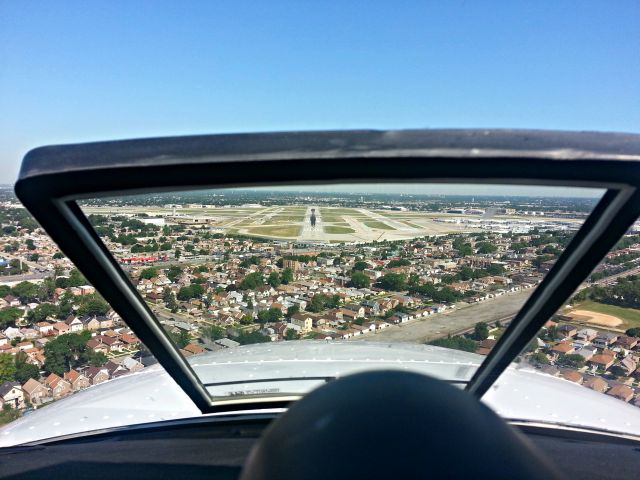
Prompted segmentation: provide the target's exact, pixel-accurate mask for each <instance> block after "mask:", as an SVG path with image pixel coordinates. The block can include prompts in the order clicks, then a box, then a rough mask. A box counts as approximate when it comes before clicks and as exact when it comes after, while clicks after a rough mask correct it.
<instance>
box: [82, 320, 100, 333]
mask: <svg viewBox="0 0 640 480" xmlns="http://www.w3.org/2000/svg"><path fill="white" fill-rule="evenodd" d="M80 321H81V322H82V325H83V326H84V330H89V331H94V330H98V329H99V328H100V322H99V321H98V319H96V317H89V316H87V317H82V318H81V319H80Z"/></svg>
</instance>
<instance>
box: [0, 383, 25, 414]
mask: <svg viewBox="0 0 640 480" xmlns="http://www.w3.org/2000/svg"><path fill="white" fill-rule="evenodd" d="M0 400H1V401H2V405H3V406H4V405H8V406H9V407H11V408H24V392H23V391H22V387H21V386H20V384H19V383H18V382H4V383H3V384H2V385H0Z"/></svg>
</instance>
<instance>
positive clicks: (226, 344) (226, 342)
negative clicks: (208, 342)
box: [213, 338, 240, 348]
mask: <svg viewBox="0 0 640 480" xmlns="http://www.w3.org/2000/svg"><path fill="white" fill-rule="evenodd" d="M213 343H215V344H216V345H218V346H220V347H222V348H234V347H239V346H240V344H239V343H238V342H236V341H234V340H230V339H228V338H221V339H219V340H216V341H214V342H213Z"/></svg>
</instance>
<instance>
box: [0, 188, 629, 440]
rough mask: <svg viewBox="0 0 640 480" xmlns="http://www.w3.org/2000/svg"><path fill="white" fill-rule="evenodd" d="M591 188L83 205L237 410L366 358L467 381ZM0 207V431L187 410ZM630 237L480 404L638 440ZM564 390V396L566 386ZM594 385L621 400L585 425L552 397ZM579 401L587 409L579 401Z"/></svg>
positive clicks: (195, 365)
mask: <svg viewBox="0 0 640 480" xmlns="http://www.w3.org/2000/svg"><path fill="white" fill-rule="evenodd" d="M601 196H602V191H600V190H593V189H591V190H588V189H577V188H569V189H567V188H551V187H535V186H505V185H500V186H487V185H483V186H480V185H433V184H421V185H418V184H415V185H401V186H399V185H344V186H343V185H338V186H332V187H299V188H296V187H287V188H283V187H281V188H260V189H233V190H204V191H192V192H176V193H163V194H146V195H135V196H120V197H117V198H101V199H99V200H98V199H96V200H85V201H82V203H81V207H82V210H83V212H84V214H85V215H86V216H87V218H88V219H89V221H90V223H91V225H92V226H93V228H94V229H95V230H96V232H97V233H98V235H99V236H100V237H101V239H102V240H103V242H104V243H105V245H106V246H107V247H108V248H109V250H110V251H111V253H112V254H113V256H114V258H115V259H116V260H117V262H118V263H119V265H120V266H121V268H122V269H123V270H124V271H125V272H126V275H127V276H128V278H129V279H130V281H131V282H132V286H133V287H134V288H135V289H136V290H137V292H138V293H139V294H140V296H141V297H142V298H143V299H144V300H145V301H146V303H147V305H148V306H149V308H150V310H151V311H152V312H153V314H154V315H155V317H156V318H157V320H158V322H159V324H160V325H161V326H162V330H163V331H164V334H165V335H166V336H167V337H168V338H169V339H171V342H172V344H173V345H174V347H175V348H176V349H177V351H179V352H180V354H181V355H182V356H183V357H184V358H185V359H186V361H187V362H188V364H189V365H190V366H191V368H192V369H193V371H194V372H195V373H196V375H197V378H198V381H199V382H200V383H201V384H202V385H203V386H204V388H206V391H207V392H208V393H209V395H210V396H211V399H212V401H213V404H214V406H215V404H216V403H217V402H220V403H229V402H234V401H237V402H239V405H238V408H242V403H243V402H246V401H261V400H262V399H273V398H285V399H290V398H297V397H299V396H300V395H303V394H305V393H306V392H308V391H310V390H311V389H313V388H315V387H317V386H319V385H322V384H323V383H326V382H329V381H331V380H332V379H334V378H337V377H340V376H343V375H346V374H349V373H353V372H358V371H363V370H369V369H381V368H382V369H389V368H391V369H404V370H412V371H417V372H421V373H424V374H428V375H431V376H435V377H438V378H441V379H443V380H446V381H449V382H451V383H452V384H454V385H457V386H460V387H461V388H462V387H464V386H465V385H466V384H467V383H468V381H469V380H470V379H471V378H472V376H473V375H474V373H475V372H476V370H477V369H478V367H479V366H480V365H481V364H482V362H483V361H484V359H485V358H486V356H487V355H488V354H489V352H490V351H491V349H492V348H493V346H494V345H495V344H496V343H497V342H498V341H499V340H500V337H501V336H502V334H503V333H504V332H505V329H506V327H507V326H508V325H509V324H510V322H511V321H512V320H513V319H514V317H515V315H516V313H517V312H518V311H519V309H520V308H521V307H522V305H523V304H524V303H525V301H526V300H527V298H528V297H529V296H530V295H531V293H532V292H533V291H534V289H535V288H536V287H537V285H538V284H540V282H541V281H542V280H543V278H544V276H545V274H546V273H547V272H548V271H549V270H550V269H552V268H553V265H554V263H555V262H556V260H557V259H558V258H559V256H560V255H561V254H562V252H563V250H564V249H565V247H566V246H567V245H568V243H569V242H570V241H571V239H572V237H573V236H574V234H575V233H576V231H577V230H578V229H579V228H580V227H581V225H582V224H583V222H584V221H585V219H586V218H587V216H588V215H589V214H590V213H591V211H592V210H593V208H594V207H595V205H596V203H597V202H598V201H599V199H600V198H601ZM3 211H4V215H5V218H6V222H5V223H6V225H4V227H3V232H4V234H3V237H2V243H3V249H4V251H5V255H6V266H5V268H4V278H3V280H4V281H3V284H4V286H3V287H2V288H3V289H4V292H3V293H4V296H3V301H4V302H5V303H6V305H4V306H3V308H2V311H1V313H2V315H3V318H5V320H3V322H4V327H3V328H4V330H3V332H2V337H0V340H2V339H4V340H2V349H3V353H2V354H1V355H2V357H1V358H2V360H3V361H6V363H7V365H9V364H11V365H9V366H10V368H8V369H5V370H3V371H4V372H8V373H7V375H10V377H6V378H4V380H5V383H4V384H3V388H4V390H6V391H4V390H3V405H4V409H3V412H2V414H3V421H4V422H5V423H7V422H11V420H14V419H16V418H19V417H21V416H22V417H23V418H21V419H20V420H19V421H17V422H13V423H10V424H9V425H8V426H7V427H5V428H4V429H3V430H2V431H1V432H0V442H2V444H3V445H11V444H17V443H23V442H25V441H29V440H34V439H39V438H49V437H54V436H58V435H64V434H69V433H75V432H82V431H88V430H95V429H96V428H108V427H113V426H116V425H129V424H139V423H148V422H154V421H160V420H167V419H173V418H181V417H193V416H197V415H199V414H200V412H199V411H198V409H197V408H195V406H194V405H193V403H192V402H191V401H190V400H189V398H188V397H187V395H186V394H184V393H183V392H182V391H181V390H180V388H179V387H178V385H177V384H176V383H175V382H174V381H173V380H172V379H171V378H170V377H169V376H168V375H167V373H166V372H165V371H164V370H163V369H162V368H161V367H160V366H159V365H155V366H152V364H153V363H154V361H155V360H154V358H153V356H151V354H150V352H149V351H148V350H147V349H146V348H145V347H144V346H143V345H142V344H141V342H140V341H139V339H138V338H137V337H136V335H135V332H133V331H132V330H131V329H130V328H129V327H128V326H127V325H126V319H121V318H120V317H119V316H118V315H117V314H116V313H115V312H114V311H113V310H111V309H110V307H109V305H108V304H106V302H104V300H103V299H102V298H101V296H100V295H99V293H97V292H95V291H94V290H93V287H91V286H90V285H88V282H87V281H86V280H85V279H84V277H83V276H82V275H81V274H80V272H78V271H77V270H75V269H74V267H73V265H71V264H70V263H69V262H68V260H67V259H66V258H65V257H64V256H63V255H62V254H61V253H60V252H59V251H58V250H57V249H56V247H55V245H54V244H53V243H52V242H51V241H50V240H49V239H48V237H47V236H46V235H44V234H43V232H42V231H41V230H40V229H38V228H37V225H36V224H35V223H33V221H32V220H31V218H30V217H29V216H28V215H26V214H25V212H24V210H21V209H19V208H17V205H14V204H11V203H10V202H7V203H6V204H5V205H4V206H3ZM637 240H638V238H637V234H634V233H633V232H630V233H629V235H627V236H626V237H624V238H623V239H622V240H621V242H620V243H619V244H618V246H617V247H616V248H615V249H614V250H613V251H612V252H611V253H610V254H609V255H608V256H607V258H606V260H605V262H604V263H603V264H602V265H601V266H600V267H599V268H598V269H597V270H596V271H595V272H594V273H593V274H592V276H591V277H590V279H589V282H588V283H586V284H585V285H583V287H581V289H580V290H579V291H578V292H577V293H576V294H575V296H574V297H573V299H572V301H571V303H570V304H569V305H567V306H566V307H565V308H563V309H562V310H561V311H560V312H558V313H557V315H556V316H555V317H554V318H552V319H551V321H550V323H548V324H547V325H546V326H545V328H544V329H543V330H542V331H541V332H540V334H539V335H538V337H537V338H536V339H534V340H533V341H532V342H531V344H530V345H529V347H528V348H527V350H526V351H525V352H524V353H523V354H522V355H521V356H520V358H519V359H518V362H517V363H516V364H515V365H514V367H512V368H509V369H508V370H507V371H506V372H505V373H504V374H503V376H502V377H501V378H500V379H499V381H498V382H497V383H496V384H495V385H494V387H493V388H492V389H491V390H490V391H489V392H488V393H487V395H485V397H484V400H485V401H486V402H487V404H488V405H490V406H491V407H492V408H495V409H496V410H497V411H498V412H499V413H501V414H502V415H504V416H505V417H507V418H511V419H519V420H527V421H544V422H553V423H568V424H574V425H586V426H590V427H597V428H609V429H612V430H614V431H628V432H630V433H638V432H640V423H638V422H639V421H640V415H637V412H636V409H635V408H632V407H630V406H629V405H624V404H623V403H622V402H619V400H622V401H624V402H627V403H634V402H635V403H637V402H636V401H635V387H634V382H635V367H636V363H635V362H637V359H636V357H635V356H634V355H635V354H634V352H635V349H636V345H635V341H634V339H635V338H636V337H638V332H637V331H636V330H637V327H638V325H637V321H638V319H637V318H636V317H634V315H635V313H637V312H636V311H635V310H634V309H635V308H637V307H638V305H635V304H634V303H633V302H634V300H633V299H634V298H635V297H634V296H633V295H628V293H629V292H633V289H634V288H635V283H634V282H636V277H635V276H634V275H635V273H636V272H637V270H638V266H637V260H638V258H640V257H639V255H640V254H639V253H638V252H637V251H636V250H637V248H638V241H637ZM637 257H638V258H637ZM636 283H637V282H636ZM629 302H631V303H629ZM14 313H15V315H14ZM14 317H15V318H14ZM598 342H600V343H603V342H605V343H606V345H605V344H604V343H603V344H602V345H600V343H598ZM607 355H609V357H610V358H608V361H607V362H605V359H604V357H605V356H607ZM578 357H580V358H578ZM598 362H600V363H598ZM548 375H552V376H555V377H560V378H562V379H565V380H566V381H564V382H562V381H561V380H559V379H557V378H556V379H551V377H549V376H548ZM550 381H551V382H552V383H549V382H550ZM569 382H573V383H575V384H580V385H582V386H581V387H579V389H580V392H573V391H571V392H567V391H565V390H566V389H567V387H566V384H568V385H569V387H572V388H573V385H571V384H570V383H569ZM605 384H606V386H605ZM585 387H586V388H585ZM576 388H577V387H576ZM594 390H595V391H600V392H606V393H607V394H608V397H609V398H606V399H605V400H606V401H611V400H614V399H618V400H615V401H616V402H618V403H616V404H615V405H614V404H612V405H605V407H607V409H605V410H606V414H605V413H603V414H602V419H600V420H598V421H595V420H594V419H593V418H592V417H593V415H591V416H588V415H583V414H580V413H579V412H578V411H572V412H569V411H565V410H566V408H565V407H562V406H561V405H560V406H559V403H560V404H562V405H565V403H566V402H565V400H563V396H566V395H569V394H572V395H573V394H577V393H581V392H587V394H586V395H587V396H588V395H592V394H593V391H594ZM521 397H522V398H521ZM583 397H584V398H583ZM598 398H600V397H598ZM531 399H533V402H532V401H530V400H531ZM558 402H559V403H558ZM580 402H582V403H584V402H587V403H589V402H592V404H593V406H594V408H596V406H602V402H601V401H600V400H597V401H596V400H594V399H593V398H586V397H585V395H584V394H583V395H581V396H580ZM593 402H595V403H593ZM582 403H580V405H582ZM43 406H47V411H48V412H49V413H50V414H51V415H52V418H55V419H58V420H55V421H53V422H52V423H51V425H49V424H43V422H42V421H40V420H38V421H37V422H36V421H35V420H34V421H31V420H30V418H31V417H30V415H29V413H30V412H32V411H33V410H38V409H40V408H42V407H43ZM563 408H564V410H563ZM576 408H577V407H576ZM584 408H585V407H584V405H582V406H581V407H580V409H581V410H580V411H583V410H584ZM603 408H604V407H603ZM621 408H623V409H626V410H624V411H622V410H620V409H621ZM629 408H632V410H633V411H629V410H628V409H629ZM34 418H35V416H34ZM637 423H638V424H637ZM636 424H637V425H636Z"/></svg>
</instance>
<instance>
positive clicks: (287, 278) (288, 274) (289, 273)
mask: <svg viewBox="0 0 640 480" xmlns="http://www.w3.org/2000/svg"><path fill="white" fill-rule="evenodd" d="M280 281H281V282H282V283H283V284H285V285H287V284H289V283H291V282H293V281H294V275H293V270H291V269H290V268H285V269H284V270H282V274H281V275H280Z"/></svg>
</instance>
